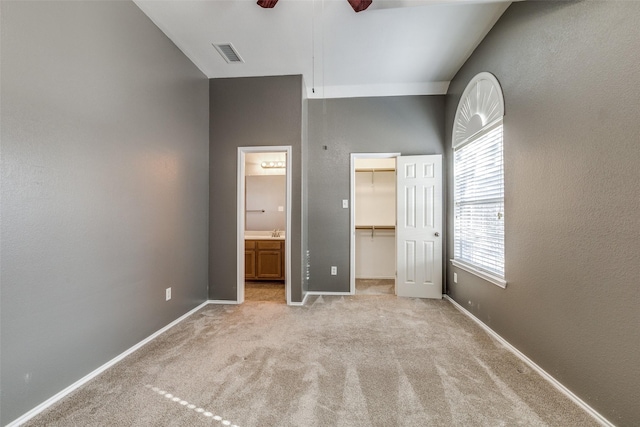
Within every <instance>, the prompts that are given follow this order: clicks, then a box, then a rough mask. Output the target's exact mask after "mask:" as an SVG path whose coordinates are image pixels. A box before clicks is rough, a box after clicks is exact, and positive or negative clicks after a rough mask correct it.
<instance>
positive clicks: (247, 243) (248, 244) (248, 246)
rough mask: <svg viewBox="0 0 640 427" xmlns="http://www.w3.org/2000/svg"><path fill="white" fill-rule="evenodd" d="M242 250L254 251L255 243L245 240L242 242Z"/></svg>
mask: <svg viewBox="0 0 640 427" xmlns="http://www.w3.org/2000/svg"><path fill="white" fill-rule="evenodd" d="M244 248H245V249H255V248H256V241H255V240H245V241H244Z"/></svg>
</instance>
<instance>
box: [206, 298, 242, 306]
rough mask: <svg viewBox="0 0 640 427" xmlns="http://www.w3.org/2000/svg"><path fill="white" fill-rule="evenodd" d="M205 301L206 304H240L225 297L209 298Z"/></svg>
mask: <svg viewBox="0 0 640 427" xmlns="http://www.w3.org/2000/svg"><path fill="white" fill-rule="evenodd" d="M206 303H207V304H231V305H238V304H240V303H239V302H238V301H233V300H226V299H210V300H208V301H207V302H206Z"/></svg>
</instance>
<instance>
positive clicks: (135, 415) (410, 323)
mask: <svg viewBox="0 0 640 427" xmlns="http://www.w3.org/2000/svg"><path fill="white" fill-rule="evenodd" d="M25 425H27V426H43V425H46V426H75V425H77V426H239V427H252V426H345V427H346V426H512V425H522V426H595V425H598V424H597V423H596V422H595V421H594V420H593V419H592V418H591V417H590V416H589V415H588V414H586V413H585V412H584V411H582V410H581V409H580V408H579V407H577V406H576V405H575V404H574V403H573V402H571V401H570V400H569V399H568V398H566V397H565V396H564V395H562V394H561V393H559V392H558V391H557V390H556V389H555V388H553V387H552V386H551V385H550V384H549V383H547V382H546V381H545V380H543V379H542V378H541V377H540V376H539V375H538V374H537V373H536V372H534V371H532V370H531V369H530V368H529V367H528V366H527V365H525V364H524V363H523V362H521V361H520V360H519V359H517V358H516V357H515V356H513V355H512V354H511V353H510V352H509V351H508V350H506V349H505V348H504V347H502V346H501V345H500V344H499V343H497V342H496V341H494V340H493V339H492V338H491V337H490V336H488V335H487V334H486V333H485V332H484V331H483V330H482V329H480V328H479V327H478V326H477V325H475V324H474V323H473V322H472V321H471V320H469V319H468V318H466V317H465V316H464V315H462V314H461V313H459V312H458V311H457V310H456V309H455V308H454V307H453V306H452V305H451V304H450V303H448V302H446V301H443V300H420V299H413V298H396V297H394V296H390V295H383V296H366V295H355V296H348V297H344V296H330V297H329V296H314V297H310V298H309V299H308V302H307V304H306V305H305V306H304V307H289V306H286V305H284V304H273V303H259V302H255V303H250V304H243V305H239V306H231V305H230V306H222V305H208V306H206V307H204V308H203V309H201V310H199V311H198V312H197V313H195V314H194V315H192V316H190V317H189V318H188V319H186V320H185V321H183V322H182V323H180V324H179V325H177V326H175V327H174V328H172V329H170V330H169V331H167V332H166V333H164V334H162V335H161V336H160V337H158V338H157V339H156V340H154V341H153V342H151V343H149V344H147V345H145V346H144V347H143V348H141V349H140V350H138V351H137V352H135V353H133V354H132V355H130V356H129V357H127V358H126V359H125V360H123V361H121V362H120V363H118V364H117V365H115V366H113V367H112V368H110V369H108V370H107V371H105V372H104V373H103V374H101V375H100V376H98V377H96V378H95V379H94V380H92V381H90V382H88V383H87V384H86V385H84V386H83V387H82V388H80V389H78V390H77V391H75V392H74V393H72V394H71V395H69V396H68V397H66V398H64V399H63V400H61V401H60V402H58V403H57V404H55V405H53V406H52V407H50V408H49V409H48V410H46V411H45V412H43V413H41V414H40V415H38V416H37V417H35V418H33V419H32V420H31V421H29V422H28V423H26V424H25Z"/></svg>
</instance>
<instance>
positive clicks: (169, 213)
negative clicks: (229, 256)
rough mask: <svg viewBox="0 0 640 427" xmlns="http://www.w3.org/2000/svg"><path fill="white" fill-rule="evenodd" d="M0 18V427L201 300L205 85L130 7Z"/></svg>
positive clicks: (34, 6)
mask: <svg viewBox="0 0 640 427" xmlns="http://www.w3.org/2000/svg"><path fill="white" fill-rule="evenodd" d="M0 7H1V8H2V9H1V16H2V18H1V19H2V21H1V27H2V45H1V49H2V69H1V76H2V77H1V78H2V80H1V88H2V104H1V111H2V116H1V121H2V131H1V141H2V145H1V150H2V168H1V169H2V171H1V178H2V189H1V197H2V207H1V215H2V224H1V228H0V231H1V243H0V245H1V247H0V249H1V252H2V260H1V262H2V265H1V273H0V274H1V275H0V281H1V290H0V292H1V301H2V302H1V319H0V320H1V337H2V338H1V339H2V341H1V348H2V357H1V359H2V362H1V371H2V377H1V382H2V398H1V400H2V404H1V408H0V412H1V413H2V415H1V419H0V423H1V424H6V423H8V422H10V421H12V420H14V419H16V418H17V417H19V416H20V415H22V414H23V413H25V412H27V411H28V410H30V409H31V408H33V407H35V406H36V405H38V404H40V403H41V402H43V401H44V400H46V399H48V398H49V397H51V396H53V395H54V394H56V393H57V392H59V391H61V390H62V389H64V388H65V387H67V386H69V385H70V384H72V383H73V382H75V381H76V380H78V379H80V378H81V377H83V376H84V375H86V374H88V373H89V372H91V371H93V370H94V369H96V368H98V367H99V366H101V365H102V364H104V363H105V362H107V361H109V360H110V359H112V358H113V357H115V356H117V355H118V354H120V353H121V352H123V351H124V350H126V349H128V348H130V347H131V346H132V345H134V344H136V343H138V342H139V341H141V340H142V339H144V338H146V337H147V336H149V335H150V334H152V333H153V332H155V331H157V330H158V329H160V328H161V327H163V326H165V325H167V324H168V323H170V322H171V321H173V320H174V319H176V318H177V317H179V316H180V315H182V314H184V313H185V312H187V311H188V310H190V309H192V308H193V307H195V306H197V305H198V304H199V303H201V302H203V301H204V300H205V299H206V296H207V295H206V289H207V227H208V217H207V203H208V163H207V157H208V141H207V140H208V92H207V85H208V82H207V79H206V78H205V76H203V75H202V74H201V73H200V72H199V71H198V70H197V68H196V67H195V66H194V65H193V64H192V63H191V62H190V61H188V60H187V59H186V58H185V56H184V55H183V54H182V53H181V52H180V51H179V50H178V49H177V48H176V47H175V46H174V45H173V44H172V43H171V42H170V41H169V40H168V39H167V38H166V37H165V36H164V34H162V32H161V31H160V30H159V29H158V28H157V27H156V26H155V25H154V24H153V23H152V22H151V21H150V20H149V19H148V18H147V17H146V16H145V15H144V14H143V13H142V12H141V11H140V10H139V9H138V8H137V7H136V6H135V4H133V3H131V2H113V1H105V2H8V1H2V2H1V6H0ZM169 286H171V287H172V288H173V299H172V300H171V301H169V302H165V298H164V295H165V288H167V287H169Z"/></svg>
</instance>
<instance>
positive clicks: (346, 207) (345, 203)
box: [342, 199, 349, 209]
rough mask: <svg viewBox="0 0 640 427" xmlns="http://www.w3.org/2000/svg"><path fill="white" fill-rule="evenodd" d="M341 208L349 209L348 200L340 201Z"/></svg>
mask: <svg viewBox="0 0 640 427" xmlns="http://www.w3.org/2000/svg"><path fill="white" fill-rule="evenodd" d="M342 208H343V209H349V200H347V199H343V200H342Z"/></svg>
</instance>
